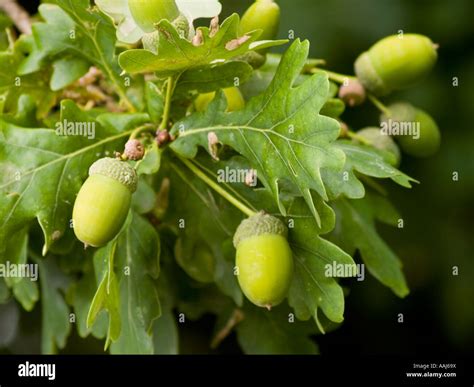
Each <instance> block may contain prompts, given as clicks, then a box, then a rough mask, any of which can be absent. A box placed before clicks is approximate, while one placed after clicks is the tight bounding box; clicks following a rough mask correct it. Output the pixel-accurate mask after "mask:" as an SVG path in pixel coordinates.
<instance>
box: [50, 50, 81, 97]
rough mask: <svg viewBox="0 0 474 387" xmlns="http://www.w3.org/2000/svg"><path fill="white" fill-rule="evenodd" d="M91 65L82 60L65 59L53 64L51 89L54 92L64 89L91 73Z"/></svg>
mask: <svg viewBox="0 0 474 387" xmlns="http://www.w3.org/2000/svg"><path fill="white" fill-rule="evenodd" d="M89 67H90V63H89V62H88V61H86V60H84V59H81V58H75V57H72V56H71V57H65V58H61V59H58V60H56V61H55V62H54V64H53V69H54V70H53V75H52V76H51V82H50V87H51V90H53V91H58V90H61V89H64V88H65V87H67V86H69V85H70V84H72V83H74V82H75V81H77V80H78V79H79V78H81V77H82V76H83V75H85V74H86V73H87V72H88V71H89Z"/></svg>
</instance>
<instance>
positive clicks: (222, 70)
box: [175, 61, 253, 93]
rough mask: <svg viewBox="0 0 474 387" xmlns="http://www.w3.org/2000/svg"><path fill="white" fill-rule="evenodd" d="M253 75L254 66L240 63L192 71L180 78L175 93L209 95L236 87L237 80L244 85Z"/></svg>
mask: <svg viewBox="0 0 474 387" xmlns="http://www.w3.org/2000/svg"><path fill="white" fill-rule="evenodd" d="M252 73H253V68H252V66H250V65H249V64H248V63H247V62H240V61H231V62H225V63H222V64H216V65H213V66H210V67H209V66H206V67H202V68H195V69H190V70H188V71H185V72H184V73H183V74H182V75H181V76H180V78H179V83H178V85H177V87H176V91H175V92H176V93H180V92H183V91H187V90H195V91H197V92H198V93H209V92H212V91H216V90H219V89H224V88H227V87H232V86H236V84H235V82H236V80H237V81H238V84H239V85H240V84H243V83H245V82H246V81H248V80H249V78H250V76H251V75H252Z"/></svg>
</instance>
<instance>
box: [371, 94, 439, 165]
mask: <svg viewBox="0 0 474 387" xmlns="http://www.w3.org/2000/svg"><path fill="white" fill-rule="evenodd" d="M388 110H389V111H390V112H391V114H390V116H387V115H382V116H381V118H380V121H381V128H382V130H383V131H386V132H388V133H389V134H393V135H394V136H395V138H396V140H397V142H398V144H399V145H400V147H401V149H402V151H403V152H404V153H406V154H408V155H410V156H414V157H429V156H432V155H434V154H435V153H436V152H437V151H438V150H439V147H440V145H441V133H440V130H439V127H438V125H437V124H436V121H435V120H434V119H433V118H432V117H431V116H430V115H429V114H428V113H426V112H425V111H423V110H421V109H418V108H416V107H415V106H413V105H411V104H409V103H406V102H398V103H395V104H392V105H390V106H389V107H388Z"/></svg>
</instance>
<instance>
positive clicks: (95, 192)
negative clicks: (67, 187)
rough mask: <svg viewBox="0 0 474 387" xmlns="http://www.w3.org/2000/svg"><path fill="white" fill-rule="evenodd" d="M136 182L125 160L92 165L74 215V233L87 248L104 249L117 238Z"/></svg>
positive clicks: (102, 161)
mask: <svg viewBox="0 0 474 387" xmlns="http://www.w3.org/2000/svg"><path fill="white" fill-rule="evenodd" d="M137 182H138V178H137V174H136V172H135V169H133V167H131V166H130V165H129V164H127V163H126V162H124V161H120V160H118V159H113V158H110V157H105V158H103V159H100V160H97V161H96V162H95V163H94V164H92V165H91V167H90V168H89V177H88V178H87V180H86V181H85V183H84V184H83V185H82V187H81V189H80V190H79V193H78V195H77V198H76V201H75V203H74V209H73V214H72V219H73V225H74V233H75V234H76V237H77V238H78V239H79V240H80V241H81V242H83V243H84V245H85V246H86V247H87V246H93V247H100V246H104V245H106V244H107V243H108V242H110V241H111V240H112V239H114V238H115V236H116V235H117V234H118V232H119V231H120V229H121V228H122V226H123V224H124V223H125V220H126V219H127V215H128V212H129V210H130V204H131V199H132V194H133V192H135V191H136V189H137Z"/></svg>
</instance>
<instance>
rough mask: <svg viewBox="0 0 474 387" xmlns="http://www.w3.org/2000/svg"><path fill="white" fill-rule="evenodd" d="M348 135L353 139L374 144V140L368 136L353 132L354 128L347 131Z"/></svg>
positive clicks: (365, 143) (366, 143)
mask: <svg viewBox="0 0 474 387" xmlns="http://www.w3.org/2000/svg"><path fill="white" fill-rule="evenodd" d="M347 137H349V138H351V139H353V140H357V141H359V142H360V143H362V144H364V145H372V141H369V140H367V139H366V138H364V137H362V136H360V135H358V134H357V133H356V132H353V131H352V130H348V131H347Z"/></svg>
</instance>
